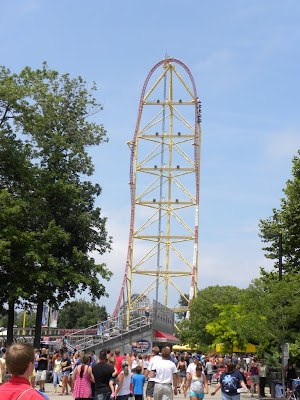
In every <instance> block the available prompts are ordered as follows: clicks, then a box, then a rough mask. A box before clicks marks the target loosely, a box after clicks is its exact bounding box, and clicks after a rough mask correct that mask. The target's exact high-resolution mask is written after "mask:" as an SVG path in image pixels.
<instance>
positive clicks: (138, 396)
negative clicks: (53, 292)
mask: <svg viewBox="0 0 300 400" xmlns="http://www.w3.org/2000/svg"><path fill="white" fill-rule="evenodd" d="M135 372H136V374H135V375H133V377H132V378H131V383H132V385H133V393H134V397H135V400H143V386H144V383H145V382H146V380H145V376H144V375H142V367H141V366H140V365H138V366H137V367H136V369H135Z"/></svg>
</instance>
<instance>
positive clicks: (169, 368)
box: [151, 347, 177, 400]
mask: <svg viewBox="0 0 300 400" xmlns="http://www.w3.org/2000/svg"><path fill="white" fill-rule="evenodd" d="M169 356H170V348H168V347H163V348H162V350H161V357H162V359H161V360H157V361H156V362H154V363H153V365H152V367H151V378H154V379H155V386H154V393H153V398H154V400H172V383H173V387H174V394H175V395H176V394H177V368H176V365H175V364H174V363H173V362H172V361H170V360H169Z"/></svg>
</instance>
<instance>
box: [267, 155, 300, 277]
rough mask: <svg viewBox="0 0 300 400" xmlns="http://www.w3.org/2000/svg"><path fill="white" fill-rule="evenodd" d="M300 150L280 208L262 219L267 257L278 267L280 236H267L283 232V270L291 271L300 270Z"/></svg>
mask: <svg viewBox="0 0 300 400" xmlns="http://www.w3.org/2000/svg"><path fill="white" fill-rule="evenodd" d="M299 155H300V150H298V155H296V156H295V157H294V158H293V167H292V177H293V179H289V180H288V181H287V184H286V188H284V189H283V193H284V195H285V196H284V197H283V198H282V199H281V204H280V208H279V209H275V208H274V209H273V215H272V216H271V217H269V218H267V219H265V220H263V219H262V220H260V235H261V237H262V238H263V241H264V242H267V243H268V246H267V247H265V248H264V249H263V250H265V251H266V254H265V255H266V257H267V258H270V259H273V260H275V265H276V267H277V268H278V252H279V248H278V247H279V243H278V238H276V237H275V238H266V237H265V234H266V233H268V232H273V233H282V235H283V241H282V242H283V243H282V244H283V251H282V254H283V257H284V265H283V271H284V272H286V273H289V272H291V271H298V272H299V268H300V267H299V266H300V246H299V238H300V158H299Z"/></svg>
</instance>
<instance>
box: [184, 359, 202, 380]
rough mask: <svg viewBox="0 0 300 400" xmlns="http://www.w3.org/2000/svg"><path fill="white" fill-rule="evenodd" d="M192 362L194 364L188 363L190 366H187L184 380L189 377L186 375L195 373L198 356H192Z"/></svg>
mask: <svg viewBox="0 0 300 400" xmlns="http://www.w3.org/2000/svg"><path fill="white" fill-rule="evenodd" d="M193 361H194V362H192V363H190V364H189V365H188V367H187V370H186V373H187V376H186V379H188V377H189V375H188V374H191V375H194V374H195V372H196V367H197V365H198V364H199V361H200V357H199V356H198V354H194V355H193Z"/></svg>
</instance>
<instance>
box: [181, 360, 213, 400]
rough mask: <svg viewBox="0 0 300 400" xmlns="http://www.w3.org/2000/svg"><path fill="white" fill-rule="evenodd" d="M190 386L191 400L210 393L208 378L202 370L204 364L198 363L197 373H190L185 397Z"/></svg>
mask: <svg viewBox="0 0 300 400" xmlns="http://www.w3.org/2000/svg"><path fill="white" fill-rule="evenodd" d="M188 388H190V399H191V400H197V399H203V398H204V394H208V385H207V379H206V376H205V374H204V373H203V372H202V366H200V365H197V367H196V370H195V373H194V374H190V375H189V377H188V379H187V383H186V387H185V389H184V397H186V393H187V390H188Z"/></svg>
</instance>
